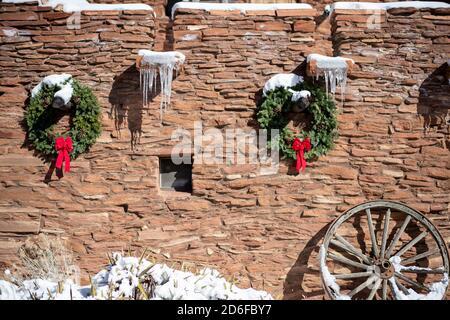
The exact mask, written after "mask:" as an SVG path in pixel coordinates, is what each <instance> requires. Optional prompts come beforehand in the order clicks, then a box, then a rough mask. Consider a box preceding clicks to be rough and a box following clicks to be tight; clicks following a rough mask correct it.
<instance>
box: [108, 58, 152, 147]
mask: <svg viewBox="0 0 450 320" xmlns="http://www.w3.org/2000/svg"><path fill="white" fill-rule="evenodd" d="M159 92H160V88H159V87H158V88H156V90H155V92H154V93H152V96H151V97H149V101H152V100H153V99H154V97H156V96H157V95H158V94H159ZM109 102H110V104H111V111H110V114H109V115H110V118H111V119H113V120H114V126H115V129H116V132H117V134H118V135H119V137H120V133H121V129H122V128H125V127H128V130H129V131H130V136H131V141H130V144H131V149H132V150H134V149H135V147H136V145H137V144H138V143H139V140H140V137H141V134H142V114H143V112H144V107H143V105H142V90H141V88H140V73H139V71H138V70H137V69H136V65H134V64H133V65H132V66H130V67H128V68H127V69H126V70H125V71H123V72H122V73H121V74H120V75H118V76H116V77H115V78H114V83H113V85H112V89H111V92H110V93H109Z"/></svg>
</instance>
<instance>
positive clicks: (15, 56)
mask: <svg viewBox="0 0 450 320" xmlns="http://www.w3.org/2000/svg"><path fill="white" fill-rule="evenodd" d="M0 10H1V13H0V18H1V25H2V26H3V27H2V30H3V29H5V28H7V29H11V27H14V28H16V29H18V30H20V34H18V35H17V36H12V37H11V36H10V37H6V36H3V34H2V33H0V34H2V37H1V40H0V41H1V48H2V50H1V53H0V63H1V71H0V72H1V73H0V92H3V94H2V95H1V96H0V107H1V114H2V117H1V119H0V121H1V122H0V124H1V128H2V129H1V130H0V148H1V150H2V153H1V155H0V182H1V185H0V206H1V208H0V209H1V210H0V214H1V215H2V217H3V218H2V221H0V261H1V262H2V263H4V264H7V265H9V264H10V263H11V262H13V261H14V259H15V251H16V250H17V248H18V247H19V246H20V245H21V243H23V240H24V239H25V238H26V237H28V236H29V235H31V234H33V233H37V232H46V233H54V234H61V235H62V236H64V237H66V238H67V239H69V241H70V244H71V246H72V249H73V250H74V251H75V253H76V254H77V256H78V257H79V258H80V259H79V261H78V262H79V264H80V266H81V267H82V269H83V270H84V271H88V272H90V273H92V272H95V271H96V270H98V268H99V265H101V264H104V263H105V262H106V259H105V253H106V252H108V251H112V250H120V249H123V248H128V247H130V248H131V249H138V250H140V249H142V248H144V247H148V248H149V249H150V252H151V255H152V256H153V257H154V258H156V259H157V260H158V261H169V262H181V261H184V262H187V263H192V264H195V265H197V266H201V265H208V266H213V267H215V268H218V269H219V270H221V271H222V272H223V273H225V274H226V275H227V276H231V275H235V276H236V277H237V279H238V281H239V283H240V284H241V285H243V286H247V285H252V286H254V287H256V288H259V289H263V288H264V289H266V290H268V291H270V292H271V293H273V294H274V296H277V297H281V296H282V295H283V294H284V297H285V298H321V297H322V291H321V289H320V282H319V277H318V271H317V270H318V268H317V263H316V252H317V245H318V244H319V243H320V240H321V237H322V236H323V235H324V232H325V231H326V228H327V224H328V223H329V222H330V221H332V220H333V219H334V218H335V217H336V216H338V215H339V214H340V213H341V212H343V211H344V210H346V209H347V208H349V207H350V206H353V205H355V204H358V203H360V202H363V201H365V200H367V199H376V198H385V199H396V200H400V201H403V202H405V203H408V204H410V205H412V206H414V207H416V208H418V209H419V210H421V211H422V212H424V213H426V214H427V215H428V216H429V217H431V218H432V219H433V220H434V222H435V223H436V224H437V225H438V226H439V227H440V230H441V231H442V232H443V233H444V236H445V237H446V239H447V241H448V239H449V231H448V229H449V225H448V217H449V216H448V215H449V211H448V204H449V202H450V199H449V198H448V190H449V186H448V183H449V179H450V176H449V172H450V170H449V164H448V159H449V151H448V139H449V132H448V124H447V125H446V124H444V123H442V122H438V121H439V120H436V119H438V118H439V117H434V115H435V114H442V113H443V112H444V111H446V110H448V107H447V109H446V106H448V90H447V91H445V87H443V86H442V83H439V82H436V81H439V79H440V78H439V74H437V75H436V76H434V75H433V73H434V72H435V71H436V69H438V68H439V66H440V65H441V64H442V63H443V62H444V61H445V59H444V58H445V55H446V54H448V47H449V45H448V41H447V42H446V40H445V37H447V39H448V22H447V21H448V20H447V17H448V12H443V11H433V12H428V11H426V10H425V11H420V12H413V13H411V14H405V13H403V14H401V15H399V14H400V13H399V12H395V11H392V12H390V13H388V14H387V16H386V17H385V19H386V20H383V25H382V30H381V31H379V30H378V31H377V32H376V33H375V32H374V31H371V30H367V28H366V23H365V21H366V20H367V18H368V17H367V16H362V15H360V14H358V15H354V14H349V13H354V12H347V13H346V12H337V14H336V15H335V16H334V17H333V18H332V24H333V31H334V32H333V43H332V42H331V41H327V37H328V35H327V34H329V30H328V31H327V30H321V29H320V28H319V26H317V24H316V22H315V21H314V18H315V16H316V15H317V13H315V12H313V11H300V12H290V13H286V12H283V11H280V12H253V13H252V12H248V13H247V14H246V15H242V14H240V13H238V12H213V13H211V14H208V13H206V12H203V11H196V10H184V11H180V13H179V14H178V15H177V17H176V19H175V21H174V23H173V39H174V48H175V49H176V50H179V51H182V52H183V53H185V54H186V57H187V61H186V64H185V71H184V73H182V74H181V75H179V76H178V77H177V78H176V80H175V81H174V84H173V96H172V99H173V103H172V107H171V109H170V110H169V111H168V112H167V113H166V114H165V116H164V121H163V123H162V124H161V123H160V120H159V97H157V98H156V99H155V101H154V102H153V103H152V104H151V106H150V109H149V110H143V109H142V105H141V96H140V94H139V74H138V72H137V71H136V69H135V67H134V66H133V61H134V59H135V57H136V52H137V50H138V49H139V48H148V49H151V48H152V47H153V46H154V43H153V40H152V39H153V38H154V34H155V29H156V28H157V27H156V26H155V25H154V20H153V18H152V17H151V16H150V15H148V14H146V15H144V14H136V13H135V14H131V13H130V12H115V13H107V14H108V15H107V16H104V17H103V16H101V15H99V13H95V15H94V13H92V14H91V13H85V14H84V15H83V29H81V30H79V31H68V30H66V28H65V26H64V24H65V20H64V19H65V15H64V14H62V13H55V12H53V11H51V10H49V9H44V8H36V7H32V6H23V5H22V6H14V5H4V4H2V5H0ZM103 14H105V13H103ZM5 18H6V19H5ZM8 19H9V20H8ZM124 21H126V23H124ZM6 26H8V27H6ZM355 28H356V29H355ZM354 30H357V31H356V32H354ZM397 30H405V32H403V33H400V32H397ZM186 34H189V35H192V34H195V35H196V36H197V38H196V39H195V40H191V41H186V40H183V39H187V38H186V37H185V38H183V37H184V36H185V35H186ZM74 36H76V37H77V38H73V37H74ZM62 37H66V38H62ZM402 37H403V38H402ZM189 38H190V39H192V37H188V39H189ZM169 39H170V37H169ZM411 41H413V42H412V43H411ZM332 46H333V47H334V50H335V51H336V52H337V53H339V54H342V55H347V56H350V57H352V58H354V59H355V61H356V62H357V69H356V70H355V72H354V73H353V74H352V75H351V77H350V80H349V87H348V91H347V94H346V96H345V103H344V105H343V106H342V107H341V115H340V116H339V119H340V138H339V140H338V142H337V145H336V147H335V149H334V150H333V151H332V152H330V154H329V155H327V156H326V157H322V158H321V159H320V160H319V161H316V162H314V163H312V164H311V165H310V166H309V167H308V169H307V172H306V173H305V174H302V175H299V176H292V175H287V174H286V171H287V167H286V165H284V166H283V167H282V168H281V172H280V174H278V175H275V176H270V177H267V176H258V170H257V169H258V168H256V167H254V166H252V165H244V166H217V165H214V166H206V165H195V162H194V175H193V179H194V181H193V183H194V190H193V194H192V195H181V194H177V195H174V194H167V193H162V192H160V191H159V190H158V175H157V173H158V156H159V155H165V154H167V153H168V152H169V151H170V148H168V147H169V146H170V144H171V143H170V142H169V139H170V135H171V133H172V131H173V129H175V128H176V127H178V126H183V127H185V128H192V125H193V121H195V120H202V121H203V124H204V126H210V127H217V128H219V129H222V130H224V129H227V128H236V127H237V128H253V127H254V112H255V109H256V104H255V97H257V96H258V91H259V90H260V89H261V88H262V86H263V84H264V82H265V81H266V80H267V79H268V78H269V77H270V76H271V75H272V74H274V73H278V72H289V71H292V70H294V69H296V68H297V67H298V66H299V65H300V64H301V63H302V62H303V61H304V59H305V56H306V55H307V54H308V53H311V52H319V53H324V54H331V51H332V49H333V48H332ZM155 47H161V43H158V44H156V45H155ZM415 48H417V49H415ZM377 52H378V56H377ZM394 59H395V61H398V65H399V66H401V67H398V68H395V66H392V60H394ZM42 61H45V62H46V63H45V64H43V63H42ZM401 61H402V62H401ZM413 62H414V63H413ZM53 72H68V73H72V74H73V75H75V76H77V78H78V79H80V80H81V81H82V82H84V83H86V84H89V85H91V86H92V87H93V88H94V90H95V93H96V94H97V96H98V97H99V98H100V101H101V103H102V107H103V130H104V133H103V135H102V137H101V139H99V141H98V142H97V143H96V145H95V146H94V147H93V148H92V149H91V151H90V152H89V153H87V154H85V155H83V156H81V157H80V158H78V159H77V160H76V161H74V162H73V170H72V171H71V172H70V174H67V175H66V176H65V177H64V178H63V179H61V180H58V179H57V178H56V177H55V176H53V177H52V179H51V181H50V182H49V183H44V182H43V180H44V177H45V175H46V174H47V173H48V171H49V164H48V163H42V162H41V161H40V160H39V159H38V158H36V157H34V156H33V154H32V151H29V150H27V149H26V148H24V147H22V144H23V142H24V138H25V135H24V130H23V129H22V128H21V126H20V121H21V119H22V116H23V110H24V100H25V99H26V97H27V95H28V90H30V89H31V88H32V87H33V86H34V85H35V84H36V83H37V82H38V81H39V79H40V78H41V77H43V76H44V75H47V74H49V73H53ZM427 79H430V82H427V81H425V82H424V80H427ZM424 83H425V85H426V87H427V88H428V91H429V92H430V94H429V96H428V97H424V96H423V95H421V94H420V87H421V86H423V85H424ZM386 92H388V94H387V95H386ZM423 110H426V111H423ZM365 115H368V116H365ZM427 119H429V120H430V125H431V129H430V130H429V131H428V132H426V133H425V132H424V130H423V128H424V121H426V120H427ZM139 138H140V139H139ZM135 140H139V142H140V144H138V145H137V146H136V148H135V149H134V150H133V151H132V150H131V148H130V145H131V143H130V141H135Z"/></svg>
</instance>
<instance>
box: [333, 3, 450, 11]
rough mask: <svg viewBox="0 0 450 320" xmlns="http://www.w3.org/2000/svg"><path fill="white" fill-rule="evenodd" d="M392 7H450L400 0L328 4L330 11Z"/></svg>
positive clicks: (447, 5)
mask: <svg viewBox="0 0 450 320" xmlns="http://www.w3.org/2000/svg"><path fill="white" fill-rule="evenodd" d="M393 8H417V9H421V8H450V4H448V3H445V2H438V1H402V2H388V3H374V2H346V1H343V2H335V3H333V4H332V5H331V6H330V9H331V11H333V10H335V9H344V10H346V9H347V10H388V9H393Z"/></svg>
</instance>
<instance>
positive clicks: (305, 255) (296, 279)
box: [283, 222, 331, 300]
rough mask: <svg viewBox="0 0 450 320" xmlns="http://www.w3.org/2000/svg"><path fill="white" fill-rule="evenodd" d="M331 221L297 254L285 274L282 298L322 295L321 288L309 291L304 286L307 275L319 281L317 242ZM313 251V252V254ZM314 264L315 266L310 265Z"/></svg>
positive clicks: (300, 298)
mask: <svg viewBox="0 0 450 320" xmlns="http://www.w3.org/2000/svg"><path fill="white" fill-rule="evenodd" d="M330 225H331V222H330V223H328V224H327V225H325V226H324V227H323V228H322V229H320V231H319V232H318V233H316V235H314V236H313V237H312V238H311V239H310V240H309V241H308V242H307V243H306V245H305V247H304V249H303V251H302V252H300V254H299V255H298V258H297V260H296V261H295V263H294V265H293V266H292V268H291V269H290V270H289V272H288V274H287V275H286V280H285V281H284V285H283V299H284V300H303V299H314V298H316V299H321V298H322V297H323V295H324V291H323V289H320V290H315V291H310V290H308V289H307V288H306V285H305V284H306V282H307V281H308V279H307V278H308V277H305V276H310V277H315V278H316V279H315V281H314V282H317V281H320V273H319V262H318V256H319V255H318V252H319V243H320V242H321V241H322V239H323V238H324V237H325V234H326V233H327V230H328V228H329V227H330ZM313 253H314V254H313ZM311 266H315V267H311Z"/></svg>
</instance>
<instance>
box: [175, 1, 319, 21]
mask: <svg viewBox="0 0 450 320" xmlns="http://www.w3.org/2000/svg"><path fill="white" fill-rule="evenodd" d="M177 9H199V10H205V11H211V10H225V11H232V10H239V11H241V12H242V13H245V12H246V11H247V10H301V9H312V6H310V5H309V4H304V3H270V4H261V3H204V2H177V3H176V4H175V5H174V6H173V7H172V20H173V18H174V17H175V11H176V10H177Z"/></svg>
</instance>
